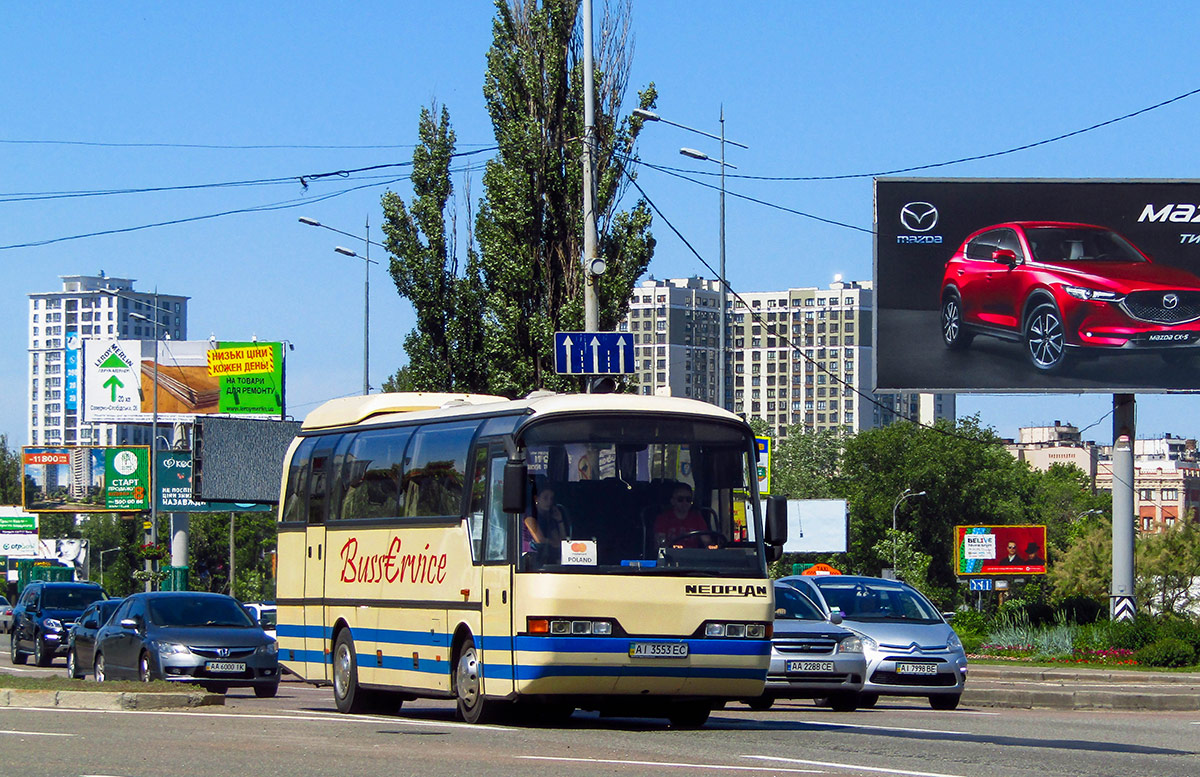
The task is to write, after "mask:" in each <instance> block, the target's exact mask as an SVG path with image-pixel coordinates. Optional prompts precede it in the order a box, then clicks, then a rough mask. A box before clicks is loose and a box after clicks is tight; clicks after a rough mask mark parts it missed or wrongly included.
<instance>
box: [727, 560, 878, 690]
mask: <svg viewBox="0 0 1200 777" xmlns="http://www.w3.org/2000/svg"><path fill="white" fill-rule="evenodd" d="M841 621H842V618H841V616H840V615H838V614H837V613H833V614H831V615H829V616H826V615H825V614H824V613H823V612H821V608H820V607H818V606H817V605H816V604H815V603H814V602H813V601H812V600H811V599H809V597H808V596H807V595H805V594H803V593H801V592H800V591H799V590H797V589H796V588H794V587H792V586H789V585H784V584H782V583H776V584H775V626H774V635H773V636H772V637H771V668H770V669H769V670H767V686H766V689H765V690H764V691H763V695H762V696H759V697H758V698H754V699H746V700H745V702H746V704H748V705H750V707H751V709H756V710H765V709H769V708H770V707H771V705H772V704H774V703H775V700H776V699H819V700H824V701H827V703H828V704H829V706H831V707H833V708H834V709H835V710H837V711H838V712H852V711H853V710H855V709H856V708H857V707H858V693H859V691H861V690H862V686H863V678H864V677H866V674H867V661H866V659H865V658H864V657H863V647H862V640H861V639H860V638H859V637H858V635H856V634H855V633H854V632H852V631H850V630H848V629H844V628H842V627H841V626H839V625H837V624H839V623H841Z"/></svg>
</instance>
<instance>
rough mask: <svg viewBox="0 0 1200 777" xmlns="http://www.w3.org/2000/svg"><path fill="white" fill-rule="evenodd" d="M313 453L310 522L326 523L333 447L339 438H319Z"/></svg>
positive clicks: (309, 498) (309, 500)
mask: <svg viewBox="0 0 1200 777" xmlns="http://www.w3.org/2000/svg"><path fill="white" fill-rule="evenodd" d="M317 439H318V440H319V441H320V442H318V443H317V449H316V450H314V451H313V456H312V473H311V474H310V475H309V477H308V522H309V524H318V523H325V515H326V513H327V512H328V509H329V499H328V497H329V471H330V470H331V469H332V468H333V462H332V459H333V446H334V444H335V443H336V442H337V441H338V439H339V438H338V437H319V438H317Z"/></svg>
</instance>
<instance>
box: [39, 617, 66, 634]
mask: <svg viewBox="0 0 1200 777" xmlns="http://www.w3.org/2000/svg"><path fill="white" fill-rule="evenodd" d="M42 628H43V629H45V630H46V631H62V630H63V625H62V621H60V620H58V619H57V618H47V619H46V620H44V621H42Z"/></svg>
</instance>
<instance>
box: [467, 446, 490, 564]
mask: <svg viewBox="0 0 1200 777" xmlns="http://www.w3.org/2000/svg"><path fill="white" fill-rule="evenodd" d="M487 463H488V449H487V446H486V445H481V446H480V447H479V448H478V449H476V451H475V465H474V467H473V468H472V472H473V475H472V480H471V505H470V508H469V509H468V510H467V533H468V534H469V536H470V538H471V558H472V559H474V560H475V561H476V562H479V561H481V560H482V554H483V516H484V513H485V512H486V510H487V500H486V498H487V474H488V468H487Z"/></svg>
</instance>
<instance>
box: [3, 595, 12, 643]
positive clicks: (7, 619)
mask: <svg viewBox="0 0 1200 777" xmlns="http://www.w3.org/2000/svg"><path fill="white" fill-rule="evenodd" d="M12 610H13V606H12V604H10V603H9V601H8V598H7V597H4V596H0V634H7V633H8V632H10V631H12V618H13V616H12Z"/></svg>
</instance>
